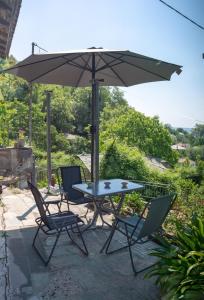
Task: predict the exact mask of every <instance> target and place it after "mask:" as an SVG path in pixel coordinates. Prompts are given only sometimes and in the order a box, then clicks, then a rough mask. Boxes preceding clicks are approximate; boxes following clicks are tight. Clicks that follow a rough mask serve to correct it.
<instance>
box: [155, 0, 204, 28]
mask: <svg viewBox="0 0 204 300" xmlns="http://www.w3.org/2000/svg"><path fill="white" fill-rule="evenodd" d="M159 1H160V2H161V3H163V4H164V5H166V6H167V7H169V8H170V9H172V10H174V11H175V12H176V13H178V14H179V15H181V16H182V17H184V18H185V19H187V20H188V21H190V22H191V23H193V24H194V25H196V26H197V27H199V28H200V29H202V30H204V27H203V26H202V25H200V24H198V23H197V22H195V21H193V20H192V19H191V18H189V17H187V16H185V15H184V14H183V13H181V12H180V11H178V10H177V9H176V8H174V7H173V6H171V5H169V4H168V3H166V2H165V1H163V0H159Z"/></svg>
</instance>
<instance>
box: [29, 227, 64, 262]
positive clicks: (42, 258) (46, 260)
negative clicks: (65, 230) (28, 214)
mask: <svg viewBox="0 0 204 300" xmlns="http://www.w3.org/2000/svg"><path fill="white" fill-rule="evenodd" d="M41 223H42V222H41ZM39 230H40V225H39V227H38V229H37V231H36V234H35V237H34V239H33V244H32V246H33V248H34V249H35V251H36V253H37V254H38V256H39V257H40V259H41V260H42V261H43V263H44V264H45V266H47V265H48V263H49V261H50V259H51V257H52V255H53V252H54V250H55V247H56V245H57V242H58V239H59V237H60V234H61V232H62V230H60V231H59V232H58V234H57V236H56V239H55V242H54V245H53V247H52V249H51V251H50V254H49V256H48V259H44V257H43V256H42V254H41V253H40V251H39V250H38V248H37V247H36V245H35V241H36V238H37V235H38V233H39Z"/></svg>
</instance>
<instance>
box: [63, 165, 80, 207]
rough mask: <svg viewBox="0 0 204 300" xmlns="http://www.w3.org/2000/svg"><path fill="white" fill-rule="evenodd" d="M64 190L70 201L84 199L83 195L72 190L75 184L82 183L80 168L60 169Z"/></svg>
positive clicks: (68, 167)
mask: <svg viewBox="0 0 204 300" xmlns="http://www.w3.org/2000/svg"><path fill="white" fill-rule="evenodd" d="M60 172H61V178H62V188H63V191H64V192H65V193H66V194H67V196H68V198H69V200H70V201H73V202H74V201H75V200H77V199H79V198H81V197H83V193H81V192H79V191H77V190H75V189H73V188H72V185H73V184H77V183H82V179H81V170H80V166H67V167H60Z"/></svg>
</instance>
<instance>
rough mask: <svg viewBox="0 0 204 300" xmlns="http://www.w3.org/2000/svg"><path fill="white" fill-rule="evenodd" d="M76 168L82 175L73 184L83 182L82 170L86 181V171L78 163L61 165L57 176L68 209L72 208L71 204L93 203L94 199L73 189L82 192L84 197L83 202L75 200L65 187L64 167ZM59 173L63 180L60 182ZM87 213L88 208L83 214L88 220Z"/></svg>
mask: <svg viewBox="0 0 204 300" xmlns="http://www.w3.org/2000/svg"><path fill="white" fill-rule="evenodd" d="M74 168H77V169H78V170H79V174H80V176H79V180H78V181H74V182H73V184H76V183H82V177H81V172H82V173H83V177H84V179H85V181H86V177H85V172H84V169H83V168H82V167H81V166H78V165H77V166H60V167H59V168H58V170H57V178H58V185H59V188H60V195H61V201H62V202H66V204H67V208H68V211H69V210H70V205H80V204H88V203H93V199H92V198H90V197H86V196H84V194H83V193H81V192H79V191H75V190H74V189H73V191H74V192H75V193H78V194H81V199H83V201H81V202H77V201H76V202H75V199H73V198H72V197H71V196H70V195H69V191H68V190H67V189H65V188H64V187H63V175H62V174H63V169H70V170H71V169H74ZM81 170H82V171H81ZM59 173H60V175H61V180H62V181H61V182H60V176H59ZM70 189H72V188H70ZM87 213H88V208H87V210H86V213H85V214H84V215H83V216H81V217H83V218H85V219H86V221H88V220H87Z"/></svg>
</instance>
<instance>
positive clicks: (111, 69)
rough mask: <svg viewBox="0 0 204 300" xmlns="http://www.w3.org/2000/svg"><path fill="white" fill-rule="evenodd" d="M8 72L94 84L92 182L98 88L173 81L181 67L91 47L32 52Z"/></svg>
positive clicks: (28, 77)
mask: <svg viewBox="0 0 204 300" xmlns="http://www.w3.org/2000/svg"><path fill="white" fill-rule="evenodd" d="M6 72H8V73H10V74H14V75H17V76H20V77H22V78H24V79H26V80H27V81H28V82H30V83H34V82H36V83H44V84H59V85H63V86H65V85H66V86H72V87H85V86H90V85H92V124H91V125H92V126H91V135H92V151H91V154H92V159H91V162H92V169H91V170H92V172H91V173H92V181H94V182H95V181H97V180H98V179H99V105H98V87H99V85H102V86H124V87H128V86H132V85H136V84H140V83H145V82H153V81H163V80H170V78H171V75H172V74H173V73H174V72H177V74H180V72H181V66H179V65H175V64H171V63H167V62H164V61H161V60H158V59H154V58H151V57H147V56H144V55H140V54H137V53H134V52H130V51H128V50H127V51H121V50H107V49H103V48H94V47H93V48H90V49H85V50H78V51H69V52H62V53H48V54H33V55H30V56H29V57H27V58H26V59H24V60H23V61H21V62H19V63H18V64H16V65H15V66H14V67H12V68H10V69H7V70H6Z"/></svg>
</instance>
